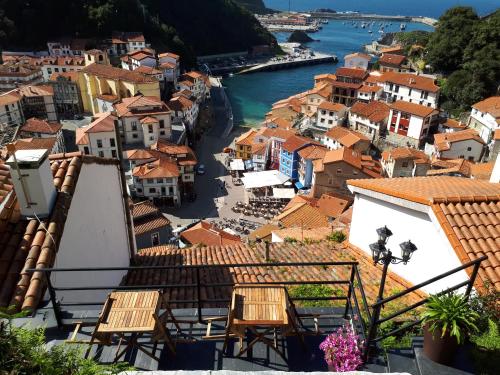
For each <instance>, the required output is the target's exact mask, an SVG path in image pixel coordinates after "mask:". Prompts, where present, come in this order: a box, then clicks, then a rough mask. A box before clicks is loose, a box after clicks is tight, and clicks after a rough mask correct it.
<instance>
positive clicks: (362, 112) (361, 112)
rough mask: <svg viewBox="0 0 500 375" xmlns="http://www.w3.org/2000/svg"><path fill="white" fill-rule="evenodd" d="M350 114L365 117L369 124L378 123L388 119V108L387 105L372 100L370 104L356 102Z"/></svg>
mask: <svg viewBox="0 0 500 375" xmlns="http://www.w3.org/2000/svg"><path fill="white" fill-rule="evenodd" d="M350 112H351V113H355V114H356V115H358V116H361V117H365V118H367V119H369V120H370V121H371V122H374V123H379V122H381V121H384V120H385V119H387V118H388V117H389V112H390V108H389V106H388V105H387V104H385V103H382V102H379V101H376V100H374V101H371V102H370V103H363V102H356V103H354V105H353V106H352V107H351V109H350Z"/></svg>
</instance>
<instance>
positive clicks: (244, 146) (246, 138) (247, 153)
mask: <svg viewBox="0 0 500 375" xmlns="http://www.w3.org/2000/svg"><path fill="white" fill-rule="evenodd" d="M255 134H257V132H256V131H255V130H254V129H250V130H249V131H247V132H245V133H243V134H242V135H240V136H239V137H238V138H236V140H235V142H234V144H235V158H236V159H243V160H248V159H251V158H252V144H253V139H254V137H255Z"/></svg>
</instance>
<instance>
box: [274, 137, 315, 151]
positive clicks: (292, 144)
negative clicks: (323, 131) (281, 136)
mask: <svg viewBox="0 0 500 375" xmlns="http://www.w3.org/2000/svg"><path fill="white" fill-rule="evenodd" d="M308 144H317V145H319V143H318V142H316V141H315V140H313V139H311V138H306V137H302V136H300V135H295V134H294V135H292V136H290V137H288V138H287V140H286V141H285V143H283V146H282V148H283V150H285V151H288V152H294V151H297V149H299V148H301V147H304V146H306V145H308Z"/></svg>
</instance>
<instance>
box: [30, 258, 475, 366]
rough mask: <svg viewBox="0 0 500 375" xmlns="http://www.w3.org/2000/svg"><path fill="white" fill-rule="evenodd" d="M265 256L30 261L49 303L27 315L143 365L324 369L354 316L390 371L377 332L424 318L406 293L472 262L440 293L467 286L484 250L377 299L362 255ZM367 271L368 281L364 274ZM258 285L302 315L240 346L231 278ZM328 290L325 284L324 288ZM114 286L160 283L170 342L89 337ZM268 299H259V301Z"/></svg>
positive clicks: (144, 287) (373, 353)
mask: <svg viewBox="0 0 500 375" xmlns="http://www.w3.org/2000/svg"><path fill="white" fill-rule="evenodd" d="M265 259H266V261H264V262H259V263H248V262H247V263H234V264H203V265H195V264H193V265H175V263H176V260H175V259H172V262H166V263H167V264H170V265H137V266H133V267H111V268H109V267H108V268H65V269H59V268H53V269H36V270H35V269H32V270H28V272H31V273H33V272H37V273H38V274H43V277H44V279H45V282H46V285H47V291H48V293H47V295H48V298H47V301H46V302H45V305H44V306H42V307H41V308H40V309H38V310H37V311H36V312H35V313H34V315H33V317H31V318H29V320H30V324H31V325H32V326H34V325H35V326H36V325H37V324H39V325H43V326H46V327H47V340H49V341H51V342H52V343H53V344H62V343H65V342H67V343H68V345H69V343H73V344H74V343H80V344H82V345H84V348H87V347H88V348H89V349H88V352H87V353H86V355H87V356H88V357H91V358H94V359H95V360H96V361H98V362H101V363H111V362H113V361H114V360H115V356H116V354H117V353H118V352H123V354H124V356H123V357H122V358H121V359H120V360H125V361H128V362H129V363H130V364H131V365H132V366H135V367H136V368H138V369H144V370H157V369H161V370H220V369H225V370H239V371H258V370H281V371H326V370H327V365H326V363H325V361H324V359H323V358H324V355H323V353H322V352H321V351H320V349H319V344H320V343H321V342H322V341H323V340H324V339H325V337H326V336H327V335H328V334H330V333H332V332H334V331H336V330H337V329H338V328H339V327H341V326H344V325H348V326H350V327H352V328H353V329H354V331H355V332H356V333H357V334H358V335H359V339H360V341H363V342H364V343H365V345H364V346H363V347H362V348H363V356H364V359H365V360H366V362H365V365H364V366H363V368H364V369H365V370H367V371H372V372H386V365H387V364H386V363H385V362H384V357H383V356H381V355H380V343H381V341H382V340H384V339H385V338H386V337H389V336H394V335H397V334H400V333H401V332H405V331H407V330H409V329H411V328H412V327H415V326H416V325H418V324H420V320H419V319H416V320H415V319H414V320H408V317H414V316H415V314H410V313H411V312H415V311H416V309H418V308H420V307H421V306H423V305H424V304H425V303H426V302H427V298H426V297H423V298H420V300H418V301H416V302H414V303H411V304H409V303H408V302H407V300H405V298H406V297H407V296H409V295H410V294H414V293H415V292H416V291H419V290H420V289H421V288H424V287H426V286H427V285H430V284H432V283H434V282H436V281H439V280H441V279H443V278H446V277H448V276H450V275H453V274H456V273H459V272H462V271H463V270H471V272H470V278H469V279H468V280H466V281H464V282H462V283H460V284H458V285H454V286H452V287H451V288H449V289H448V290H446V291H443V292H442V293H446V292H447V291H451V290H457V289H461V288H462V289H463V288H465V293H466V295H468V294H469V293H470V292H471V290H472V286H473V284H474V281H475V278H476V276H477V273H478V269H479V266H480V263H481V262H482V261H483V260H484V259H485V257H483V258H479V259H476V260H475V261H472V262H469V263H467V264H464V265H463V266H461V267H458V268H456V269H453V270H450V271H448V272H446V273H443V274H441V275H439V276H436V277H434V278H432V279H430V280H428V281H426V282H423V283H421V284H418V285H415V286H412V287H410V288H407V289H406V290H403V291H399V292H393V294H392V295H391V296H389V297H387V298H384V299H378V300H376V301H374V300H373V298H368V299H367V293H366V292H365V287H364V284H363V282H365V283H368V284H369V285H370V290H371V291H373V281H372V280H366V276H367V274H366V273H364V274H363V273H361V272H360V264H359V263H358V262H356V261H337V262H320V261H318V262H287V263H284V262H274V261H273V260H272V258H271V257H269V256H268V254H266V257H265ZM153 264H158V263H155V262H153ZM362 267H365V265H363V266H362ZM116 272H120V273H121V274H124V275H126V276H125V277H124V278H123V282H122V283H121V285H119V286H116V285H96V284H95V283H92V282H91V277H92V275H95V274H98V273H116ZM364 272H366V270H364ZM64 274H66V275H68V274H71V275H72V277H73V278H74V280H85V278H81V277H80V276H81V275H82V274H83V275H88V276H87V277H88V280H89V282H87V283H85V282H83V281H82V282H75V281H73V282H72V283H71V285H64V284H61V283H58V282H57V280H64V279H65V278H64V277H62V275H64ZM77 275H80V276H77ZM298 275H299V276H298ZM303 275H316V277H308V278H306V277H304V276H303ZM362 275H364V276H365V280H362ZM373 276H374V275H372V277H373ZM383 278H385V277H384V276H383ZM66 280H68V279H67V278H66ZM101 280H102V278H101ZM382 283H385V280H382ZM256 284H258V286H259V287H261V288H276V287H284V288H286V294H287V296H288V302H287V303H288V304H289V308H290V309H291V311H294V314H296V320H295V321H296V323H297V326H296V332H297V334H295V335H284V334H282V333H283V331H282V329H283V327H281V328H280V327H274V329H270V330H268V331H266V336H268V335H270V338H268V339H267V340H268V341H267V342H266V341H265V340H258V338H259V333H258V332H257V331H248V332H247V333H246V334H245V336H244V338H243V339H242V341H243V346H247V347H248V346H250V347H251V348H250V349H249V350H248V351H246V352H245V353H244V354H241V355H240V352H239V346H238V340H235V339H233V338H232V337H229V334H228V331H227V327H228V322H229V321H230V319H231V311H232V310H231V308H232V307H231V305H230V304H231V302H232V301H233V300H234V295H233V290H234V289H233V288H234V287H235V285H237V286H239V287H247V286H251V285H256ZM376 288H378V286H376ZM325 290H326V291H328V292H326V293H324V291H325ZM113 291H118V292H120V291H127V292H130V293H134V292H139V291H140V292H144V291H158V293H160V295H161V301H162V303H161V304H160V305H159V308H158V311H157V312H158V314H159V316H163V315H164V314H165V313H169V314H170V315H171V316H172V318H173V319H171V320H165V321H162V325H163V324H164V327H165V329H166V330H167V332H168V337H170V338H171V343H172V344H173V348H174V349H172V348H171V347H169V345H167V344H166V343H158V342H153V341H151V339H152V337H146V336H145V335H142V334H137V333H133V334H132V335H131V336H127V337H125V335H122V336H120V335H118V336H116V337H109V341H105V342H102V343H101V345H91V346H88V341H89V340H91V339H92V338H93V337H94V336H93V334H95V332H96V331H97V329H96V327H98V326H99V324H102V323H106V324H111V323H112V322H111V318H109V320H110V321H106V318H104V321H103V314H104V313H105V311H106V310H107V309H108V310H109V305H108V303H106V304H105V301H106V295H107V294H108V293H111V292H113ZM318 291H319V292H318ZM321 291H323V292H321ZM372 295H373V293H372ZM396 301H405V303H403V306H402V307H401V303H400V304H395V306H397V307H398V308H396V309H389V310H388V312H386V313H385V314H384V310H383V308H384V307H386V306H388V305H391V304H394V303H395V302H396ZM267 302H269V301H266V300H262V301H260V302H257V305H259V304H265V303H267ZM103 305H104V306H103ZM136 310H137V311H134V314H140V313H141V311H142V310H141V308H137V309H136ZM287 311H288V310H287ZM118 313H120V312H118ZM167 315H168V314H167ZM294 316H295V315H294ZM401 317H405V318H406V320H404V321H405V323H403V324H399V325H398V327H397V328H396V329H395V330H393V331H391V332H388V333H385V334H382V333H381V330H380V326H381V324H384V323H387V322H389V321H393V320H395V319H396V320H397V319H399V323H401V320H400V318H401ZM25 319H26V318H25ZM21 320H23V319H21ZM299 333H300V334H299ZM231 336H232V335H231ZM261 338H262V337H261ZM134 340H135V343H136V344H138V346H137V347H136V345H134V344H133V343H134ZM255 340H257V341H256V342H254V341H255ZM269 341H270V342H271V346H274V347H275V348H276V350H274V349H273V348H272V347H271V346H270V343H269ZM226 343H227V345H226ZM139 344H140V345H139ZM360 345H361V344H360ZM139 346H140V348H139ZM143 349H144V350H143ZM148 353H149V354H148ZM151 353H153V354H154V357H155V358H152V357H151Z"/></svg>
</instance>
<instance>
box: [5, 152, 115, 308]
mask: <svg viewBox="0 0 500 375" xmlns="http://www.w3.org/2000/svg"><path fill="white" fill-rule="evenodd" d="M75 155H76V156H72V154H66V155H64V154H57V155H49V159H50V161H51V170H52V174H53V177H54V186H55V187H56V190H57V192H58V194H57V198H56V201H55V204H54V207H53V209H52V213H51V215H50V216H49V218H47V219H43V220H42V222H41V223H39V222H38V221H37V220H35V219H33V220H25V219H23V218H21V216H20V212H19V205H18V202H17V197H16V195H15V193H13V194H11V195H9V201H8V202H6V204H4V205H3V206H2V210H1V212H0V248H1V249H2V252H1V253H0V307H10V309H12V310H13V311H18V310H20V309H23V310H33V309H35V308H36V307H37V305H38V303H39V301H40V300H41V298H42V296H43V293H44V291H45V281H44V278H43V275H42V274H41V273H37V272H35V273H33V274H31V273H27V272H25V271H24V270H26V269H29V268H47V267H51V266H52V265H53V264H54V261H55V257H56V253H57V245H56V244H58V243H59V240H60V238H61V236H62V234H63V231H64V224H65V221H66V217H67V215H68V211H69V209H70V205H71V199H72V196H73V193H74V191H75V188H76V185H77V183H78V177H79V174H80V168H81V165H82V164H83V163H112V164H115V165H118V163H119V162H118V161H117V160H111V159H101V158H96V157H92V156H82V155H81V154H80V153H76V154H75ZM66 156H67V157H66ZM3 172H4V169H3V167H2V166H1V164H0V182H1V178H2V177H1V176H2V175H3ZM4 178H5V176H4ZM0 186H1V184H0ZM47 233H48V234H47ZM53 240H55V243H54V241H53Z"/></svg>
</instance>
